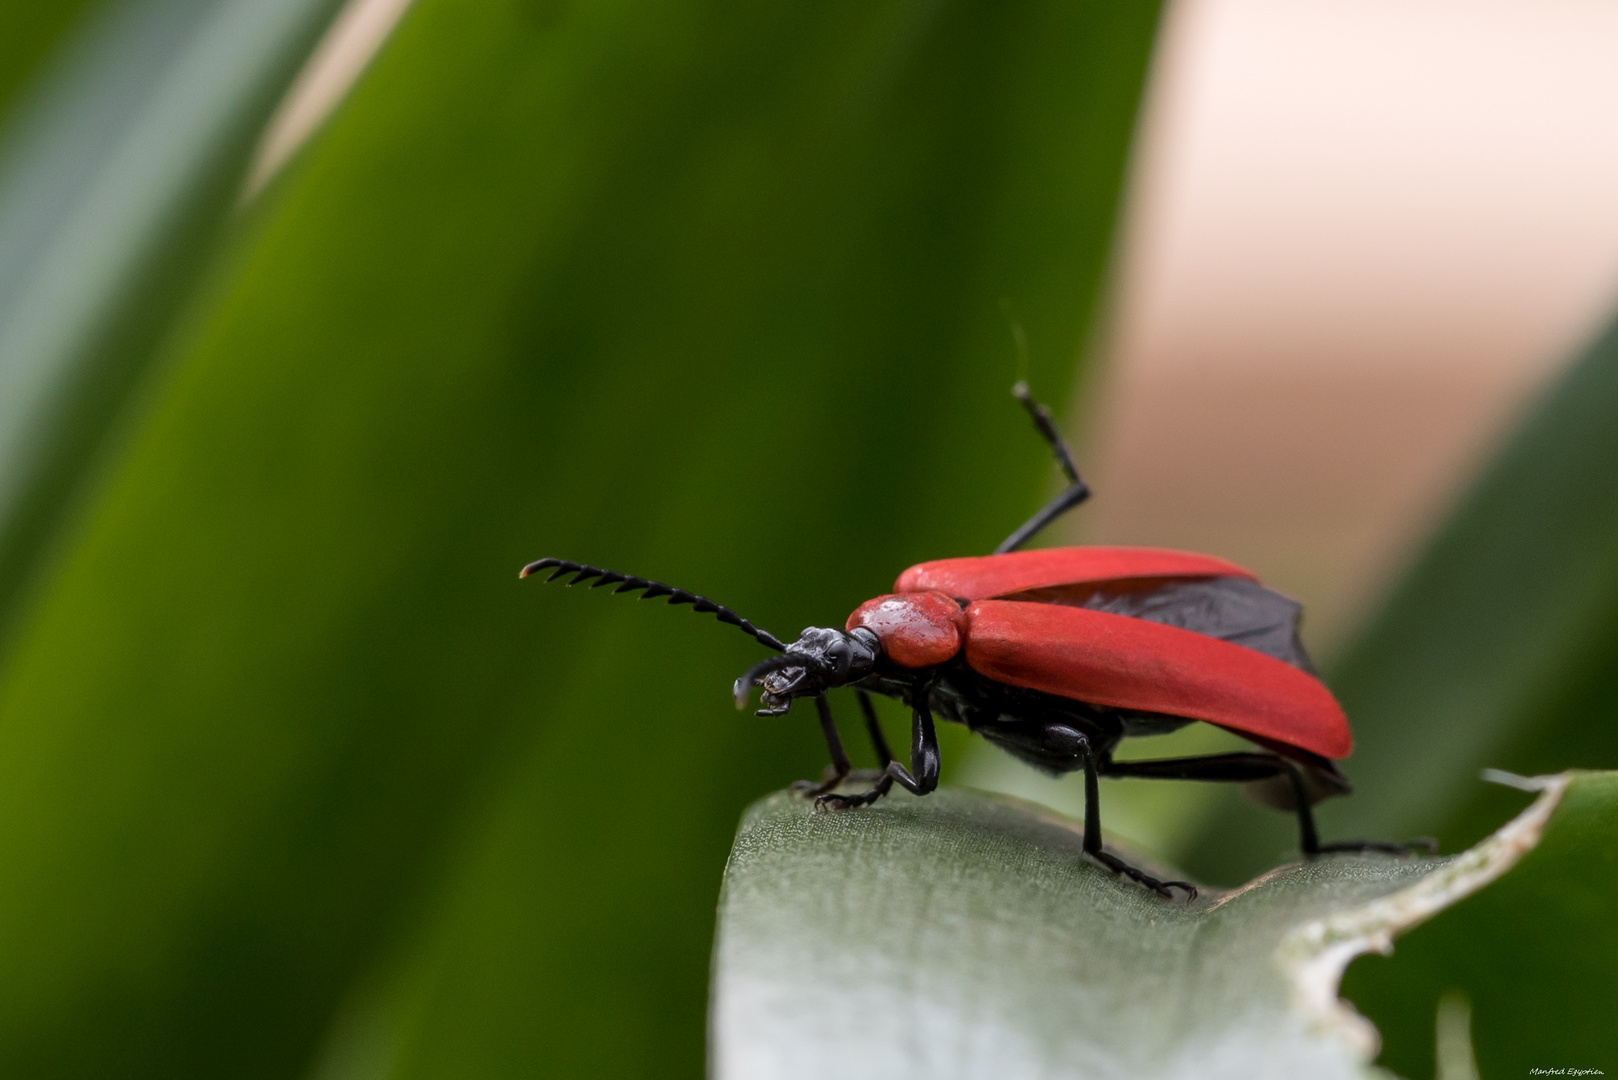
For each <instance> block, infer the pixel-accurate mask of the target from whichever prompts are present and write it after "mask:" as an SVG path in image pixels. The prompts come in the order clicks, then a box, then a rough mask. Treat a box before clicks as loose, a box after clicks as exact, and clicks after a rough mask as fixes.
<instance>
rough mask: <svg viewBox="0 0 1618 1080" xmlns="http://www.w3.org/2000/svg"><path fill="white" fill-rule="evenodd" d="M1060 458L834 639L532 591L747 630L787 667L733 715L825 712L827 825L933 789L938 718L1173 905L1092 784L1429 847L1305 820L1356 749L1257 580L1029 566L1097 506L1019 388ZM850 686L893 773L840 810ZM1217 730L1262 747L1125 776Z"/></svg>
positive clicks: (1146, 569) (1065, 553)
mask: <svg viewBox="0 0 1618 1080" xmlns="http://www.w3.org/2000/svg"><path fill="white" fill-rule="evenodd" d="M1012 393H1013V394H1014V395H1015V396H1016V398H1017V399H1018V401H1020V402H1021V403H1022V405H1023V407H1024V408H1025V409H1027V411H1028V414H1029V416H1030V418H1031V419H1032V420H1033V423H1034V427H1035V429H1036V430H1037V431H1038V432H1039V434H1040V435H1041V436H1042V437H1043V438H1044V440H1045V442H1046V443H1047V444H1048V445H1049V446H1050V449H1051V452H1052V454H1053V456H1054V457H1055V459H1056V463H1057V465H1058V466H1059V467H1060V469H1061V470H1062V472H1063V473H1064V474H1065V475H1066V477H1067V480H1068V485H1067V487H1066V488H1065V489H1064V490H1063V491H1062V492H1061V494H1059V495H1057V496H1056V497H1055V498H1054V499H1052V500H1051V501H1050V502H1049V503H1048V504H1046V505H1045V506H1044V507H1043V508H1041V509H1040V510H1039V512H1038V513H1036V514H1034V516H1033V517H1031V518H1029V519H1028V521H1026V522H1025V523H1023V525H1022V526H1021V527H1019V528H1018V529H1017V530H1016V531H1015V532H1013V533H1012V534H1011V535H1010V536H1008V537H1007V538H1006V539H1005V541H1004V542H1003V543H1001V544H1000V546H999V547H997V548H996V549H995V550H994V553H993V554H990V555H985V556H970V557H965V558H953V559H942V560H938V561H934V562H924V563H920V564H918V565H916V566H912V567H910V568H909V569H907V570H905V571H904V572H903V573H902V574H900V575H899V577H898V580H897V581H896V582H895V583H894V586H893V592H892V593H889V594H887V595H884V596H878V597H876V598H874V599H872V600H868V601H866V602H865V603H863V604H861V605H860V606H859V607H858V608H856V609H855V610H854V612H853V614H851V615H850V616H849V617H848V619H847V621H846V622H845V623H844V625H843V627H842V628H841V629H837V628H834V627H809V628H807V629H805V630H804V631H803V632H802V633H801V634H800V635H799V636H798V639H797V640H796V641H794V642H792V643H790V644H787V643H784V642H782V641H780V640H779V639H778V638H776V637H775V636H774V635H773V634H770V633H768V632H767V631H764V630H761V629H759V628H758V627H757V626H755V625H753V623H751V622H749V621H748V620H747V619H744V618H742V617H741V616H739V615H737V614H736V613H735V612H734V611H732V610H731V609H730V608H727V607H725V606H724V605H722V604H717V603H715V602H714V601H712V600H709V599H708V598H706V597H704V596H699V595H698V594H696V593H692V592H688V591H687V590H684V589H678V588H675V587H673V586H670V585H665V584H662V583H661V582H656V581H652V580H650V579H647V578H642V577H637V576H635V575H633V574H622V573H618V572H617V571H613V570H605V569H602V568H600V567H596V566H591V565H589V564H587V563H579V562H573V561H571V560H567V559H557V558H545V559H539V560H537V561H535V562H532V563H530V564H528V565H527V566H525V567H524V568H523V569H522V573H521V576H522V577H525V578H526V577H529V576H530V575H533V574H536V573H539V572H541V571H544V570H551V571H552V573H551V574H550V575H549V576H548V577H547V578H546V580H547V581H556V580H558V579H559V578H564V577H566V578H568V580H567V581H566V582H565V584H567V585H577V584H579V583H581V582H585V581H588V582H590V583H591V585H590V587H591V588H600V587H602V586H605V585H614V584H616V585H617V588H616V589H614V590H613V591H614V592H615V593H624V592H639V593H640V594H641V595H640V598H641V599H643V600H644V599H651V598H653V597H660V596H667V597H668V602H669V603H670V604H691V605H693V607H694V609H695V610H696V611H698V612H711V613H713V614H714V615H715V616H717V617H718V619H719V621H721V622H724V623H728V624H731V625H733V626H736V627H739V628H740V629H741V630H742V631H743V632H745V633H747V634H749V635H750V636H752V637H753V638H755V639H757V640H758V641H759V642H760V643H761V644H763V645H766V646H768V647H769V648H771V649H774V650H775V651H776V652H777V653H778V654H779V655H776V656H771V657H768V658H766V659H764V660H761V661H759V662H758V663H756V664H754V665H753V666H752V667H750V668H749V669H748V670H747V671H746V672H744V673H743V674H742V675H741V677H740V678H738V679H737V680H736V682H735V684H734V686H733V688H732V689H733V695H734V697H735V700H736V706H737V708H745V707H746V705H747V701H748V698H749V696H750V693H751V690H752V688H753V687H755V686H757V687H759V688H760V690H761V704H762V706H763V707H762V708H760V709H759V710H758V715H760V716H780V715H782V714H784V713H786V712H787V711H788V710H790V709H791V707H792V702H793V701H794V700H796V699H798V698H812V699H813V700H814V703H815V708H816V710H817V712H818V714H819V719H820V726H821V731H822V733H823V735H824V737H825V740H826V746H827V749H828V750H829V752H830V754H831V766H830V768H828V769H827V771H826V774H825V775H824V776H823V778H822V779H821V780H820V781H819V782H811V781H800V782H799V783H798V784H795V785H793V788H794V790H795V791H798V792H800V793H802V794H805V795H807V796H810V797H812V798H814V800H815V806H816V808H817V809H828V810H848V809H852V808H855V807H860V806H868V805H870V804H871V803H874V802H876V801H877V800H878V799H880V798H882V797H883V796H884V795H886V794H888V792H889V791H890V790H892V787H893V785H894V784H898V785H899V786H900V787H903V788H905V789H906V790H907V791H910V792H912V793H914V794H916V795H926V794H928V793H929V792H931V791H933V790H934V789H935V788H936V787H937V786H938V776H939V765H940V759H939V751H938V736H937V732H936V729H935V726H934V720H935V717H936V718H941V719H943V720H946V721H948V722H951V723H957V724H964V725H965V726H966V727H968V728H969V729H971V730H972V731H973V732H975V733H977V734H979V735H982V736H983V737H984V738H986V739H988V740H989V741H990V742H992V743H995V744H996V745H998V746H1000V747H1002V748H1004V749H1005V750H1007V751H1009V752H1010V753H1011V754H1013V755H1015V756H1016V757H1018V758H1020V759H1022V760H1023V761H1025V762H1027V763H1028V764H1030V765H1033V766H1034V767H1036V768H1038V769H1041V770H1043V771H1045V772H1047V773H1051V774H1053V775H1062V774H1065V773H1070V772H1078V771H1081V770H1082V771H1083V773H1084V797H1085V798H1084V805H1085V813H1084V841H1083V848H1084V851H1085V852H1086V853H1087V854H1089V855H1090V856H1091V857H1093V858H1094V859H1096V860H1097V861H1098V862H1100V863H1101V864H1102V865H1104V866H1106V867H1107V868H1108V869H1109V870H1111V871H1112V872H1113V873H1115V874H1122V875H1125V876H1127V877H1129V878H1131V879H1133V880H1135V881H1137V882H1139V883H1141V884H1142V885H1144V886H1146V887H1147V888H1150V889H1152V890H1154V891H1155V892H1157V893H1159V894H1160V895H1162V896H1165V897H1172V896H1173V893H1172V891H1171V890H1172V889H1175V888H1178V889H1181V890H1182V891H1184V892H1185V894H1186V896H1187V898H1188V899H1189V898H1191V897H1194V896H1195V895H1196V888H1195V886H1193V885H1192V884H1191V883H1190V882H1186V881H1164V880H1160V879H1158V878H1156V877H1153V876H1151V875H1150V874H1148V873H1146V872H1145V871H1143V870H1141V869H1138V868H1136V867H1133V866H1130V865H1129V864H1128V863H1126V862H1125V861H1124V860H1123V859H1121V858H1119V857H1118V856H1117V855H1115V854H1113V853H1112V852H1109V851H1107V850H1106V849H1105V847H1104V846H1103V843H1102V837H1101V815H1100V798H1099V792H1098V787H1099V785H1098V780H1099V779H1100V778H1101V777H1138V778H1145V779H1157V780H1201V781H1214V782H1224V783H1240V784H1245V785H1247V787H1248V791H1249V794H1251V795H1252V796H1253V797H1254V798H1255V799H1256V800H1257V801H1259V802H1260V803H1263V804H1265V805H1268V806H1271V807H1274V808H1276V809H1281V810H1287V811H1291V812H1292V813H1294V814H1296V816H1297V820H1298V832H1299V844H1300V847H1301V848H1302V850H1303V854H1304V855H1305V856H1306V857H1310V858H1312V857H1315V856H1317V855H1320V854H1322V853H1325V852H1341V851H1367V850H1374V851H1383V852H1388V853H1391V854H1408V853H1410V852H1412V851H1413V850H1415V849H1417V848H1425V849H1427V850H1429V851H1431V850H1434V844H1433V842H1432V841H1430V840H1418V841H1415V842H1413V843H1410V844H1394V843H1383V842H1379V841H1359V840H1356V841H1347V842H1338V843H1331V844H1323V843H1321V842H1320V839H1319V836H1318V834H1317V832H1316V829H1315V823H1314V814H1313V810H1312V807H1313V806H1314V804H1316V803H1318V802H1320V801H1321V800H1322V799H1326V798H1330V797H1332V796H1336V795H1346V794H1348V793H1349V791H1350V786H1349V783H1348V780H1347V778H1346V777H1344V776H1343V774H1342V773H1341V772H1339V771H1338V769H1337V767H1336V765H1335V764H1334V762H1335V761H1337V760H1340V759H1342V758H1345V757H1347V756H1348V754H1349V752H1350V750H1352V748H1353V739H1352V736H1351V735H1350V733H1349V727H1348V721H1347V718H1346V717H1345V716H1344V714H1343V710H1342V708H1341V706H1340V705H1339V704H1338V703H1337V701H1336V699H1335V698H1334V697H1333V696H1332V694H1331V691H1329V690H1328V689H1327V688H1326V686H1325V684H1324V683H1323V682H1321V680H1320V678H1319V676H1318V675H1317V673H1316V671H1315V668H1314V665H1313V664H1312V663H1311V662H1310V659H1309V655H1308V653H1307V652H1306V651H1305V650H1304V646H1303V643H1302V641H1301V640H1300V638H1299V636H1298V623H1299V619H1300V617H1301V615H1302V607H1301V605H1299V604H1298V603H1297V602H1296V601H1294V600H1292V599H1291V598H1289V597H1287V596H1284V595H1282V594H1281V593H1278V592H1275V591H1273V590H1271V589H1267V588H1265V587H1264V586H1263V585H1262V584H1261V583H1260V582H1259V579H1258V577H1257V576H1256V575H1255V574H1253V573H1252V572H1251V571H1248V570H1246V569H1244V568H1243V567H1241V566H1238V565H1236V564H1235V563H1232V562H1228V561H1226V560H1224V559H1220V558H1215V557H1214V556H1211V555H1199V554H1195V553H1192V552H1184V551H1174V550H1168V549H1163V548H1144V547H1062V548H1046V549H1041V550H1033V551H1020V550H1018V549H1019V548H1021V547H1022V545H1023V544H1024V543H1026V542H1027V541H1028V540H1029V539H1030V538H1031V537H1033V536H1034V535H1035V534H1036V533H1038V532H1039V531H1040V530H1041V529H1043V528H1045V527H1046V526H1047V525H1049V524H1050V523H1051V522H1053V521H1055V520H1056V519H1057V518H1059V517H1061V516H1062V515H1063V514H1065V513H1066V512H1067V511H1069V510H1071V509H1073V508H1074V507H1075V506H1078V505H1079V504H1080V503H1082V502H1083V501H1084V500H1085V499H1086V498H1088V497H1089V495H1090V488H1089V486H1088V485H1087V484H1086V483H1085V482H1084V480H1083V479H1082V478H1080V476H1079V473H1078V470H1077V469H1076V468H1075V467H1074V465H1073V458H1072V455H1071V454H1070V453H1069V451H1068V448H1067V445H1066V443H1065V442H1064V441H1063V439H1062V437H1061V434H1060V433H1059V432H1058V431H1057V429H1056V425H1055V422H1054V421H1053V419H1052V417H1051V413H1050V411H1049V410H1048V409H1046V408H1045V407H1044V406H1042V405H1040V404H1038V403H1037V402H1035V401H1034V399H1033V398H1032V396H1031V395H1030V394H1029V392H1028V387H1027V385H1026V383H1022V382H1019V383H1018V384H1017V385H1016V386H1015V387H1013V388H1012ZM839 687H852V688H854V689H855V691H856V693H857V697H858V700H859V704H860V709H861V712H862V713H863V716H864V721H865V728H866V731H867V734H868V735H869V737H870V740H871V743H872V745H873V746H874V748H875V750H876V755H877V759H878V761H879V762H880V763H881V769H880V770H879V771H878V772H876V773H874V774H866V775H867V779H869V780H872V781H874V782H873V783H872V785H871V787H869V788H868V789H867V790H865V791H863V792H859V793H856V794H839V793H838V792H837V790H836V789H837V788H839V787H841V786H842V785H843V783H844V782H845V781H847V780H848V779H849V778H850V777H851V775H856V774H854V773H853V770H852V769H851V768H850V763H849V759H848V755H847V753H845V751H844V749H843V744H842V740H841V738H840V737H839V735H838V731H837V725H836V723H835V722H834V720H833V716H832V711H831V706H830V704H829V702H828V701H827V698H826V694H827V692H828V691H830V690H833V689H836V688H839ZM873 693H876V694H882V695H885V696H888V697H892V698H897V699H899V700H900V701H903V702H904V703H905V704H906V705H907V706H909V708H910V712H911V745H910V764H909V767H908V768H907V767H906V766H905V765H904V764H903V763H901V762H900V761H899V760H897V759H896V758H895V757H894V755H893V753H892V752H891V750H890V749H889V747H888V743H887V740H886V738H885V737H884V736H883V733H882V729H881V727H880V726H879V725H878V723H877V717H876V710H875V707H874V706H873V704H872V702H871V694H873ZM1196 722H1201V723H1208V724H1213V725H1216V726H1218V727H1221V728H1224V729H1225V730H1227V731H1231V732H1234V733H1235V734H1237V735H1239V736H1241V737H1242V738H1244V739H1246V740H1247V741H1248V742H1250V743H1252V744H1254V747H1255V749H1254V750H1252V751H1249V752H1237V753H1223V754H1210V755H1202V756H1197V757H1179V758H1162V759H1157V760H1144V761H1143V760H1130V761H1119V760H1116V759H1115V758H1114V757H1113V753H1114V751H1115V750H1116V748H1117V747H1118V744H1119V743H1120V742H1121V741H1122V740H1124V739H1126V738H1134V737H1144V736H1151V735H1161V734H1165V733H1167V732H1170V731H1174V730H1176V729H1178V728H1181V727H1184V726H1185V725H1187V724H1190V723H1196Z"/></svg>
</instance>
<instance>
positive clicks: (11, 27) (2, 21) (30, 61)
mask: <svg viewBox="0 0 1618 1080" xmlns="http://www.w3.org/2000/svg"><path fill="white" fill-rule="evenodd" d="M93 7H94V4H93V3H91V2H90V0H62V2H61V3H55V4H7V5H6V6H5V7H4V8H0V125H3V124H4V123H5V122H6V121H9V120H10V119H11V117H12V116H13V114H14V113H15V111H16V109H17V107H18V106H17V101H18V99H19V98H23V97H26V96H27V92H28V87H29V85H30V84H31V83H32V82H33V80H34V78H35V77H36V76H37V74H38V72H39V70H40V69H41V68H43V67H45V66H46V65H47V64H48V63H49V58H50V56H51V54H52V52H54V51H55V49H56V47H57V46H58V44H59V43H60V42H62V41H63V40H64V39H66V38H67V37H69V36H70V35H71V34H72V32H73V30H74V28H75V27H76V25H77V23H78V21H79V19H80V18H81V17H82V16H83V14H84V12H85V11H86V10H88V9H90V8H93Z"/></svg>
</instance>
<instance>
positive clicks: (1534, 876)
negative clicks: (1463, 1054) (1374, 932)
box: [1343, 773, 1618, 1080]
mask: <svg viewBox="0 0 1618 1080" xmlns="http://www.w3.org/2000/svg"><path fill="white" fill-rule="evenodd" d="M1615 895H1618V774H1613V773H1593V774H1588V775H1582V776H1579V778H1578V779H1577V780H1576V781H1575V782H1574V783H1573V785H1572V786H1571V787H1569V788H1568V790H1567V793H1566V794H1565V795H1564V796H1563V797H1562V799H1561V803H1560V805H1559V806H1558V807H1557V811H1556V815H1555V817H1554V819H1553V820H1552V824H1551V827H1550V828H1549V829H1547V830H1546V833H1545V838H1544V840H1543V841H1542V842H1541V843H1540V844H1539V845H1538V846H1537V847H1536V848H1535V849H1534V850H1533V851H1532V852H1531V853H1529V854H1528V855H1527V856H1525V857H1524V859H1523V861H1522V863H1521V864H1520V865H1519V866H1518V867H1517V869H1515V870H1514V871H1513V872H1512V873H1510V874H1508V875H1507V876H1506V877H1505V878H1504V879H1503V880H1501V881H1500V882H1499V883H1498V884H1497V885H1495V886H1493V887H1491V888H1489V889H1487V890H1485V891H1484V892H1483V893H1482V894H1480V895H1479V896H1477V897H1476V898H1474V899H1472V900H1470V901H1468V902H1467V903H1465V904H1462V905H1460V906H1459V907H1456V908H1455V909H1454V910H1451V911H1446V912H1443V913H1442V914H1440V915H1438V916H1437V917H1436V918H1434V919H1433V920H1432V922H1430V923H1428V924H1426V925H1424V926H1421V927H1418V928H1417V929H1416V930H1415V931H1414V932H1413V933H1411V934H1410V936H1409V937H1408V938H1405V939H1402V940H1401V941H1400V943H1399V947H1398V948H1397V949H1396V950H1395V951H1394V953H1393V955H1392V956H1391V957H1389V958H1386V959H1384V958H1382V957H1375V956H1373V957H1368V958H1366V959H1365V960H1362V961H1359V962H1358V963H1356V964H1355V965H1354V966H1353V967H1351V968H1350V969H1349V971H1348V975H1347V977H1346V978H1345V979H1344V981H1343V993H1344V996H1345V997H1347V998H1349V999H1350V1000H1351V1001H1353V1002H1354V1004H1355V1005H1356V1006H1358V1007H1359V1009H1360V1010H1361V1011H1362V1012H1364V1013H1365V1014H1366V1015H1367V1016H1369V1017H1370V1018H1371V1019H1372V1020H1373V1021H1375V1022H1376V1024H1377V1026H1378V1027H1379V1028H1381V1030H1382V1035H1383V1047H1384V1049H1383V1053H1382V1056H1381V1058H1380V1059H1379V1060H1380V1062H1381V1064H1383V1065H1384V1066H1386V1067H1387V1068H1389V1069H1392V1070H1393V1071H1395V1072H1397V1073H1399V1074H1400V1075H1402V1076H1407V1077H1410V1078H1412V1080H1425V1078H1426V1077H1429V1076H1432V1075H1433V1062H1434V1058H1435V1048H1434V1028H1435V1022H1434V1021H1435V1013H1436V1012H1437V1008H1438V1004H1439V1002H1440V1000H1441V999H1442V998H1444V997H1445V996H1446V995H1451V996H1454V997H1457V998H1458V999H1459V1000H1461V1001H1462V1002H1464V1003H1466V1004H1467V1005H1469V1006H1470V1010H1471V1024H1470V1028H1471V1032H1472V1039H1473V1042H1474V1045H1475V1053H1476V1058H1477V1067H1478V1074H1479V1075H1480V1076H1529V1075H1533V1074H1532V1073H1531V1072H1530V1070H1532V1069H1536V1068H1537V1069H1601V1070H1604V1071H1605V1072H1606V1073H1607V1074H1608V1075H1611V1073H1612V1071H1613V1066H1614V1065H1615V1064H1618V1035H1615V1034H1614V1027H1613V1016H1614V1014H1615V1013H1618V992H1615V991H1614V989H1613V984H1612V967H1613V964H1614V962H1615V961H1618V926H1615V924H1614V921H1613V918H1612V898H1613V896H1615ZM1563 1075H1571V1074H1563ZM1585 1075H1598V1074H1594V1073H1587V1074H1585Z"/></svg>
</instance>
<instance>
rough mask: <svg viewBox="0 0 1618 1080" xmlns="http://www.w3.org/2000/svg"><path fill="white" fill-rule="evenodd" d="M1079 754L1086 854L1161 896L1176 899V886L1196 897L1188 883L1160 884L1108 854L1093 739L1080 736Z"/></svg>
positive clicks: (1145, 873)
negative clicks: (1081, 769) (1081, 764)
mask: <svg viewBox="0 0 1618 1080" xmlns="http://www.w3.org/2000/svg"><path fill="white" fill-rule="evenodd" d="M1079 754H1080V756H1081V757H1082V758H1083V759H1084V852H1085V854H1087V855H1089V856H1090V857H1091V858H1093V859H1095V860H1096V861H1097V862H1099V863H1100V864H1101V865H1102V866H1105V867H1106V868H1107V869H1108V870H1111V871H1112V872H1113V873H1115V874H1123V875H1124V876H1125V877H1127V878H1131V879H1133V880H1135V881H1138V882H1140V883H1141V884H1142V885H1144V886H1146V887H1147V888H1148V889H1151V890H1152V891H1153V892H1155V893H1157V894H1158V895H1159V896H1166V897H1168V898H1169V899H1171V900H1172V899H1173V898H1174V893H1173V892H1171V891H1170V890H1172V889H1173V888H1174V887H1175V886H1179V887H1180V888H1181V889H1184V890H1185V898H1186V899H1187V900H1192V899H1195V898H1196V895H1197V887H1196V886H1195V885H1193V884H1191V883H1190V882H1189V881H1159V880H1158V879H1157V878H1155V877H1153V876H1152V875H1150V874H1148V873H1147V872H1146V871H1144V870H1138V869H1136V868H1135V867H1133V866H1130V865H1129V864H1128V863H1126V862H1124V860H1122V859H1120V858H1119V857H1118V856H1116V855H1114V854H1112V853H1111V852H1108V851H1106V850H1105V849H1104V848H1103V847H1102V846H1101V785H1100V783H1099V782H1098V781H1097V779H1096V777H1097V776H1098V775H1099V769H1098V768H1097V766H1096V755H1095V752H1094V751H1093V750H1091V749H1090V740H1088V739H1086V738H1085V737H1084V736H1082V735H1081V736H1079Z"/></svg>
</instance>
